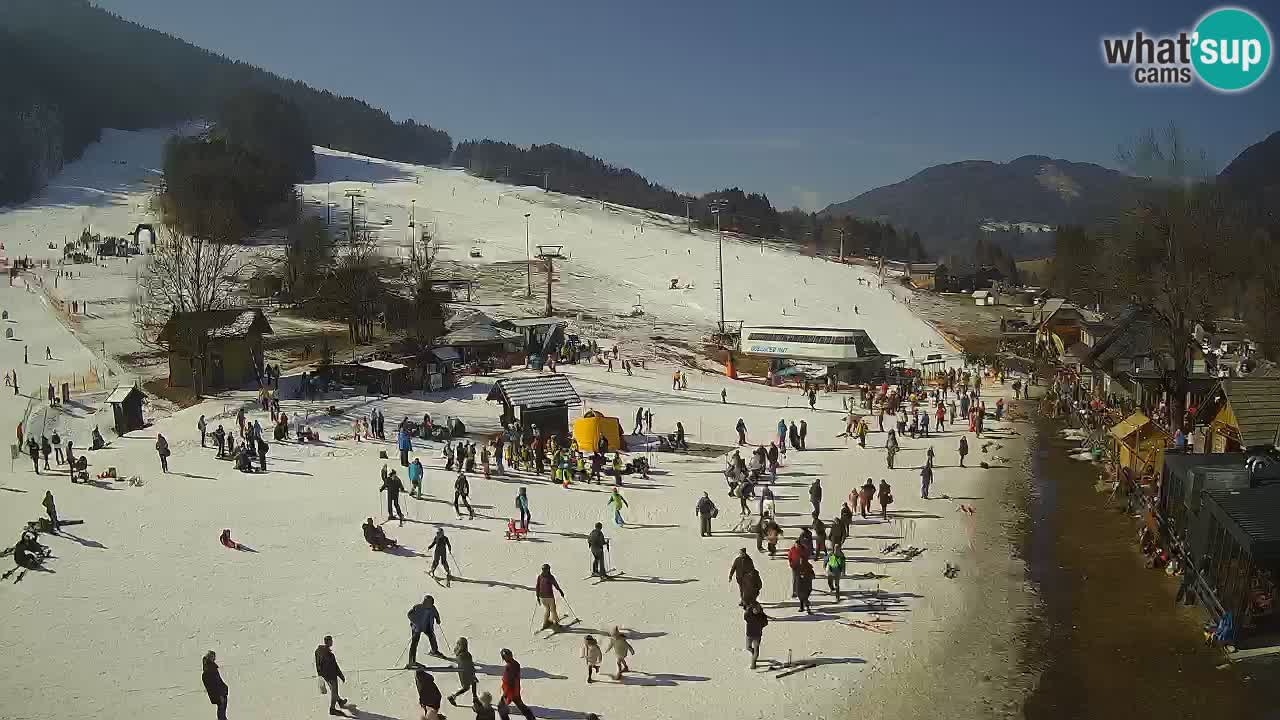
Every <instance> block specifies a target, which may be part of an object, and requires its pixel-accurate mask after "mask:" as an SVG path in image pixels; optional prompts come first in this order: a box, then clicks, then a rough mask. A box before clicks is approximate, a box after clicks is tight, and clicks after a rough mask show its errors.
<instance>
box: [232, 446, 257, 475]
mask: <svg viewBox="0 0 1280 720" xmlns="http://www.w3.org/2000/svg"><path fill="white" fill-rule="evenodd" d="M236 469H237V470H239V471H240V472H243V473H251V472H253V455H252V453H250V452H249V444H248V443H241V444H240V454H238V455H236Z"/></svg>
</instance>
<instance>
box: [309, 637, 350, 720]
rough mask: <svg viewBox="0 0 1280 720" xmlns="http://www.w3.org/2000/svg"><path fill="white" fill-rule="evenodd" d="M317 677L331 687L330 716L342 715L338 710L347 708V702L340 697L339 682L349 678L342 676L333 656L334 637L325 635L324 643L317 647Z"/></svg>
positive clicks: (336, 660) (336, 659)
mask: <svg viewBox="0 0 1280 720" xmlns="http://www.w3.org/2000/svg"><path fill="white" fill-rule="evenodd" d="M316 675H319V676H320V679H321V680H324V682H325V684H326V685H328V686H329V714H330V715H342V713H340V712H338V708H339V707H344V708H345V707H346V706H347V701H346V700H344V699H342V697H341V696H340V695H338V681H339V680H341V681H342V682H346V681H347V676H346V675H343V674H342V668H340V667H338V658H336V657H334V655H333V636H332V635H325V636H324V643H323V644H322V645H319V646H317V647H316Z"/></svg>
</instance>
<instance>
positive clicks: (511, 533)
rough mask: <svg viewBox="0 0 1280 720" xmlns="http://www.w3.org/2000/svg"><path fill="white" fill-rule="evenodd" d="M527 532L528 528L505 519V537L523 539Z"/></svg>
mask: <svg viewBox="0 0 1280 720" xmlns="http://www.w3.org/2000/svg"><path fill="white" fill-rule="evenodd" d="M528 534H529V529H528V528H522V527H520V526H519V525H516V521H515V520H511V519H508V520H507V539H508V540H523V539H524V538H525V536H526V535H528Z"/></svg>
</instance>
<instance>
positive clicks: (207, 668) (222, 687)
mask: <svg viewBox="0 0 1280 720" xmlns="http://www.w3.org/2000/svg"><path fill="white" fill-rule="evenodd" d="M217 657H218V656H217V654H215V653H214V652H213V651H212V650H210V651H209V652H207V653H205V654H204V671H203V672H201V673H200V680H201V681H202V682H204V691H205V692H207V693H209V702H211V703H213V704H214V705H217V706H218V720H227V684H226V683H224V682H222V674H221V673H219V672H218V663H217Z"/></svg>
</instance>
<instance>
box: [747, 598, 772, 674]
mask: <svg viewBox="0 0 1280 720" xmlns="http://www.w3.org/2000/svg"><path fill="white" fill-rule="evenodd" d="M742 619H743V620H745V621H746V623H747V652H749V653H751V669H752V670H755V669H756V663H757V662H758V661H759V660H760V640H761V638H763V637H764V628H765V626H766V625H768V624H769V616H768V615H765V614H764V608H762V607H760V603H757V602H753V603H751V604H750V605H748V606H747V611H746V612H745V613H743V615H742Z"/></svg>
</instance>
